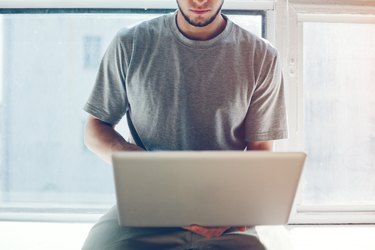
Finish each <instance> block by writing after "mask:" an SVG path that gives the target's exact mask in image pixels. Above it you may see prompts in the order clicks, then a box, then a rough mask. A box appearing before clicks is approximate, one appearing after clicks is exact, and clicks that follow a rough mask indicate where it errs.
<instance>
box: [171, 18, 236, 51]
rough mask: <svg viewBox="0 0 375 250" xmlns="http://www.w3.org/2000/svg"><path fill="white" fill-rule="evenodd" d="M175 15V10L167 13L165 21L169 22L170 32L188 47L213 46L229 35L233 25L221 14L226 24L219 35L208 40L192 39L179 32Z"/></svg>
mask: <svg viewBox="0 0 375 250" xmlns="http://www.w3.org/2000/svg"><path fill="white" fill-rule="evenodd" d="M222 15H223V14H222ZM176 17H177V11H176V12H175V13H173V14H171V15H169V17H168V19H167V21H168V22H169V24H170V28H171V30H172V33H173V34H174V36H175V37H176V38H177V39H178V40H179V41H180V42H182V43H183V44H185V45H187V46H190V47H195V48H207V47H211V46H214V45H215V44H217V43H218V42H219V41H221V40H222V39H223V38H225V37H226V36H228V35H229V33H230V32H231V30H232V26H233V23H232V22H231V21H230V20H229V19H228V18H227V17H226V16H225V15H223V17H224V18H225V20H226V21H227V24H226V26H225V28H224V30H223V31H222V32H221V33H220V34H219V35H217V36H215V37H214V38H212V39H210V40H205V41H200V40H193V39H189V38H187V37H186V36H185V35H183V34H182V33H181V31H180V30H179V28H178V27H177V23H176Z"/></svg>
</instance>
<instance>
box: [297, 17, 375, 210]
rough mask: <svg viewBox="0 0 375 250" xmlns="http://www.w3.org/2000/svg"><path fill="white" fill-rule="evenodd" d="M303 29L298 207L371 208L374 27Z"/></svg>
mask: <svg viewBox="0 0 375 250" xmlns="http://www.w3.org/2000/svg"><path fill="white" fill-rule="evenodd" d="M303 29H304V33H303V39H304V40H303V41H304V43H303V47H304V50H303V57H304V61H303V65H304V66H303V74H304V79H303V82H304V86H303V89H304V113H305V117H304V124H305V127H304V131H305V133H304V141H305V150H306V152H307V153H308V161H307V164H306V172H305V179H304V188H303V191H302V192H301V193H302V196H303V202H302V205H364V204H366V205H369V204H375V109H374V107H375V95H374V93H375V70H374V68H375V47H374V44H375V25H374V24H359V23H357V24H349V23H305V24H304V27H303Z"/></svg>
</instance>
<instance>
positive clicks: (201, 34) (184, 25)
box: [176, 11, 227, 41]
mask: <svg viewBox="0 0 375 250" xmlns="http://www.w3.org/2000/svg"><path fill="white" fill-rule="evenodd" d="M176 22H177V27H178V28H179V30H180V31H181V33H182V34H184V35H185V36H186V37H187V38H190V39H192V40H200V41H205V40H209V39H211V38H214V37H216V36H217V35H219V34H220V33H221V32H222V31H223V30H224V29H225V26H226V23H227V22H226V20H225V19H224V18H223V16H222V15H221V14H220V13H219V15H217V16H216V18H215V20H214V21H213V22H212V23H210V24H208V25H207V26H204V27H196V26H193V25H191V24H189V23H188V22H187V21H186V20H185V18H184V17H183V16H182V14H181V13H180V11H178V12H177V18H176Z"/></svg>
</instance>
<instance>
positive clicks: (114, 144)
mask: <svg viewBox="0 0 375 250" xmlns="http://www.w3.org/2000/svg"><path fill="white" fill-rule="evenodd" d="M84 140H85V145H86V146H87V148H88V149H90V150H91V151H92V152H94V153H95V154H97V155H98V156H99V157H100V158H102V159H103V160H104V161H105V162H107V163H111V155H112V154H113V153H114V152H118V151H143V149H142V148H141V147H138V146H136V145H134V144H131V143H129V142H127V141H126V140H125V139H124V138H123V137H122V136H121V135H120V134H119V133H118V132H117V131H116V130H115V128H114V126H113V125H111V124H108V123H105V122H103V121H100V120H98V119H97V118H95V117H92V116H90V117H88V119H87V123H86V127H85V138H84Z"/></svg>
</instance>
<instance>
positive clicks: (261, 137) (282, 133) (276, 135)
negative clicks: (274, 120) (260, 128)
mask: <svg viewBox="0 0 375 250" xmlns="http://www.w3.org/2000/svg"><path fill="white" fill-rule="evenodd" d="M287 138H288V131H287V130H279V131H272V132H264V133H258V134H254V135H248V136H247V137H246V141H248V142H252V141H272V140H281V139H287Z"/></svg>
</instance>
